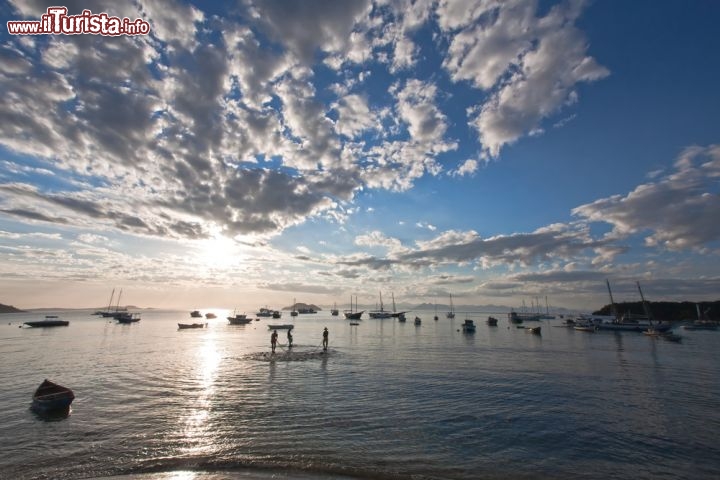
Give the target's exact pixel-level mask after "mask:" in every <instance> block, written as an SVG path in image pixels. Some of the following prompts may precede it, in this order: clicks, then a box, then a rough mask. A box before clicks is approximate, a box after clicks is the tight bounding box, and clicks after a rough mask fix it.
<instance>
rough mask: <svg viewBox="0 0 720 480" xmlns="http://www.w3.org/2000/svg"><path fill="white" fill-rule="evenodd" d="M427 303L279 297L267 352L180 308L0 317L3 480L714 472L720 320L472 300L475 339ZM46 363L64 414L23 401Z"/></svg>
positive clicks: (253, 339) (234, 330)
mask: <svg viewBox="0 0 720 480" xmlns="http://www.w3.org/2000/svg"><path fill="white" fill-rule="evenodd" d="M219 313H224V312H219ZM43 314H44V313H43ZM432 314H433V313H432V312H421V313H420V316H421V317H423V324H422V326H420V327H416V326H415V325H413V324H412V322H408V323H404V324H402V323H398V322H397V321H396V320H393V319H387V320H368V319H366V320H362V321H361V322H360V325H359V326H350V325H349V324H348V322H347V321H346V320H343V319H339V318H337V317H335V318H332V317H330V316H329V313H325V312H322V313H319V314H317V315H301V316H299V317H297V318H296V319H291V318H290V317H289V316H288V315H287V313H286V314H285V316H284V317H287V318H283V319H282V320H281V321H280V323H294V324H295V325H296V327H295V329H294V330H293V337H294V343H295V346H294V348H293V350H292V352H288V350H287V348H286V345H282V344H283V343H285V338H286V337H285V332H284V331H280V332H279V335H280V337H279V338H280V343H281V345H280V346H279V347H278V350H277V352H276V354H275V355H274V356H273V355H271V354H270V348H269V343H270V332H269V331H268V328H267V324H269V323H277V321H274V320H266V319H263V320H262V321H260V322H254V323H252V324H250V325H245V326H242V325H241V326H232V325H228V324H227V321H226V320H224V317H225V314H220V315H218V318H217V319H214V320H209V321H208V322H209V325H208V328H206V329H189V330H178V329H177V323H178V322H184V323H189V321H190V318H189V315H188V312H167V311H146V312H144V313H143V319H142V321H140V322H139V323H137V324H132V325H118V324H116V323H115V322H109V321H108V320H107V319H101V318H97V317H93V316H90V315H89V312H84V311H73V312H60V315H61V316H62V317H63V318H64V319H66V320H70V326H69V327H58V328H53V329H28V328H18V325H19V324H20V323H21V322H22V321H25V320H31V319H37V318H39V317H41V315H40V314H17V315H10V314H6V315H2V317H0V319H1V321H2V323H1V324H0V358H2V362H1V363H0V378H2V379H3V387H2V393H3V395H2V396H0V411H2V412H3V414H4V415H3V417H4V418H3V420H4V421H3V422H2V423H1V424H0V472H2V473H1V474H0V477H2V478H14V479H30V478H48V479H51V478H52V479H76V478H101V477H115V478H116V479H117V478H161V479H167V480H170V479H173V480H185V479H203V480H216V479H221V478H239V479H244V478H279V479H306V478H401V479H404V478H407V479H410V478H412V479H423V478H447V479H478V478H488V479H495V478H504V479H507V478H510V479H514V478H517V479H530V478H540V479H543V478H548V479H554V478H579V479H601V478H602V479H605V478H639V479H643V478H647V479H650V478H652V479H657V478H673V479H676V478H692V479H705V478H707V479H710V478H718V477H720V446H718V442H717V435H718V432H720V413H719V412H720V410H719V408H718V407H720V380H719V379H720V362H718V361H717V359H716V357H715V356H714V355H713V352H714V349H715V348H716V347H717V345H718V343H720V332H702V331H698V332H685V331H682V330H679V333H681V334H682V335H683V341H682V343H680V344H674V343H670V342H664V341H662V340H658V339H653V338H648V337H646V336H643V335H640V334H633V333H622V334H614V333H596V334H588V333H584V332H576V331H574V330H568V329H564V328H554V327H553V325H557V324H559V321H545V322H541V323H540V325H542V335H541V336H535V335H531V334H528V333H526V332H524V331H523V330H519V329H516V328H514V326H513V327H511V328H510V327H509V326H508V324H507V321H506V320H505V319H504V318H502V317H501V320H500V323H499V326H498V327H488V326H486V325H485V324H484V319H485V318H486V317H487V315H483V314H479V313H478V314H472V315H471V318H474V319H475V320H476V323H477V324H478V328H477V332H476V333H475V334H474V335H467V334H463V333H461V332H460V331H459V329H460V324H461V323H462V320H461V318H462V319H464V318H465V316H464V315H458V318H457V319H455V320H453V321H451V320H447V319H445V318H441V319H440V320H439V321H437V322H434V321H433V320H432ZM413 316H414V313H413ZM8 323H11V325H8ZM325 326H328V328H329V330H330V348H329V349H328V352H327V353H324V352H323V351H322V349H321V348H320V342H321V339H322V329H323V327H325ZM44 378H49V379H51V380H54V381H57V382H58V383H61V384H64V385H66V386H69V387H71V388H72V389H73V390H74V392H75V395H76V399H75V401H74V402H73V406H72V411H71V414H70V415H69V416H68V417H67V418H60V419H54V421H48V420H45V419H41V418H39V417H37V416H36V415H35V414H33V413H32V412H31V411H30V410H29V409H28V407H29V404H30V399H31V396H32V392H33V391H34V389H35V388H36V387H37V385H39V383H40V382H41V381H42V380H43V379H44Z"/></svg>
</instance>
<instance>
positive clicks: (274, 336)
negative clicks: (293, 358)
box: [270, 330, 278, 353]
mask: <svg viewBox="0 0 720 480" xmlns="http://www.w3.org/2000/svg"><path fill="white" fill-rule="evenodd" d="M277 337H278V334H277V330H273V332H272V335H270V347H271V348H272V353H275V346H276V345H277Z"/></svg>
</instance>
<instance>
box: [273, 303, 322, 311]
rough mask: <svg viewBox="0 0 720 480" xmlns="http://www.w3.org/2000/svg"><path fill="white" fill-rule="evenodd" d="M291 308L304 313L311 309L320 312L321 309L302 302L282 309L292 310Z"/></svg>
mask: <svg viewBox="0 0 720 480" xmlns="http://www.w3.org/2000/svg"><path fill="white" fill-rule="evenodd" d="M293 308H295V309H297V310H305V311H307V310H310V309H312V310H315V311H316V312H319V311H320V310H322V308H320V307H318V306H317V305H315V304H313V303H302V302H298V303H296V304H295V305H290V306H289V307H283V308H282V309H283V310H292V309H293Z"/></svg>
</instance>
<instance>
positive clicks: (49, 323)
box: [25, 315, 70, 328]
mask: <svg viewBox="0 0 720 480" xmlns="http://www.w3.org/2000/svg"><path fill="white" fill-rule="evenodd" d="M25 325H27V326H28V327H35V328H41V327H67V326H68V325H70V322H69V321H67V320H60V318H58V316H57V315H45V320H37V321H32V322H25Z"/></svg>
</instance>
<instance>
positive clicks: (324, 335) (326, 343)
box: [322, 327, 329, 352]
mask: <svg viewBox="0 0 720 480" xmlns="http://www.w3.org/2000/svg"><path fill="white" fill-rule="evenodd" d="M328 335H329V333H328V329H327V327H325V330H323V341H322V346H323V352H327V347H328Z"/></svg>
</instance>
